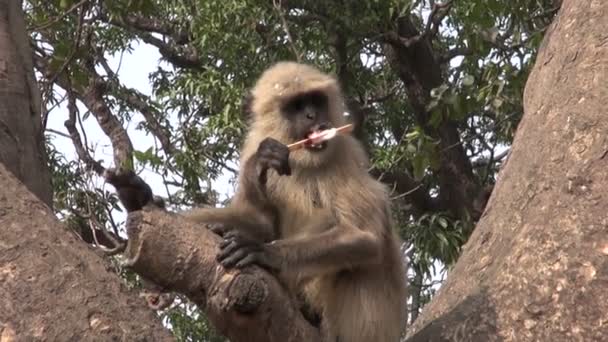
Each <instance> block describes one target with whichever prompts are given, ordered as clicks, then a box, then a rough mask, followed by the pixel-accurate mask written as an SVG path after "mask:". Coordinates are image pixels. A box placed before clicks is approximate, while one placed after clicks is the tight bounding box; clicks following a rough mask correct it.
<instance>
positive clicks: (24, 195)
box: [0, 0, 172, 342]
mask: <svg viewBox="0 0 608 342" xmlns="http://www.w3.org/2000/svg"><path fill="white" fill-rule="evenodd" d="M20 5H21V2H20V1H14V0H0V189H1V190H0V341H2V342H12V341H40V340H45V341H144V340H145V341H169V340H172V338H171V336H170V334H169V333H168V331H167V330H166V329H164V328H163V327H162V325H161V322H160V320H159V319H158V318H157V317H155V315H154V313H153V312H152V311H151V310H149V309H148V308H147V307H146V306H145V304H144V301H143V300H141V299H138V298H137V297H136V294H135V293H130V292H129V291H128V290H127V289H126V288H125V286H124V285H123V284H122V281H121V280H120V279H119V278H118V276H116V275H115V274H113V273H111V272H109V271H108V269H109V268H110V267H111V266H110V265H108V264H106V263H104V262H103V261H102V259H101V258H100V257H99V256H97V255H95V254H94V253H93V252H92V251H91V250H90V249H89V248H88V247H87V246H86V245H85V244H84V243H82V242H81V241H79V240H78V239H77V237H76V235H75V234H72V233H70V232H69V231H68V230H66V229H65V228H64V227H62V226H61V225H60V224H59V223H58V222H57V219H56V218H55V216H54V214H53V213H52V211H51V210H50V209H49V206H50V205H51V194H52V192H51V184H50V176H49V171H48V168H47V167H46V160H45V157H44V153H43V151H44V145H43V140H42V131H41V125H40V116H39V110H40V101H39V99H38V92H37V89H36V83H35V80H34V78H33V68H32V64H31V55H30V53H31V52H30V48H29V45H28V42H29V40H28V39H27V36H26V34H25V23H24V21H23V17H22V15H23V14H22V13H21V6H20ZM9 170H10V171H9ZM16 177H17V178H19V180H18V179H17V178H16ZM20 181H21V182H20ZM22 183H23V184H25V185H26V186H27V188H26V187H25V186H23V184H22ZM28 189H29V191H28ZM41 201H42V202H41Z"/></svg>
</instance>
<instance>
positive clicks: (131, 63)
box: [47, 42, 233, 200]
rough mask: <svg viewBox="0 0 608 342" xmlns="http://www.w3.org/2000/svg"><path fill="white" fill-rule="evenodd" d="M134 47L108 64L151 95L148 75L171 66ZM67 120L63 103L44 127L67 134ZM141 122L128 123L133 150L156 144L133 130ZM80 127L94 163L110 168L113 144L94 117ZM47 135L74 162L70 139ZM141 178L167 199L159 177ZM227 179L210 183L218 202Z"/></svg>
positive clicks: (227, 189)
mask: <svg viewBox="0 0 608 342" xmlns="http://www.w3.org/2000/svg"><path fill="white" fill-rule="evenodd" d="M133 47H134V48H133V50H132V52H130V53H129V52H125V53H124V54H123V55H122V56H120V55H115V56H112V57H110V58H109V60H108V62H109V64H110V66H111V67H112V69H113V70H114V71H117V70H118V76H119V78H120V81H121V82H122V83H123V84H124V85H125V86H127V87H130V88H134V89H137V90H138V91H140V92H141V93H143V94H145V95H150V96H151V95H152V85H151V83H150V80H149V78H148V75H149V74H150V73H151V72H153V71H155V70H157V68H158V66H159V65H160V66H161V67H163V68H165V69H169V68H170V67H169V65H168V64H167V63H164V62H161V61H160V57H161V56H160V54H159V52H158V49H157V48H156V47H153V46H151V45H148V44H145V43H137V42H134V43H133ZM121 57H122V59H121ZM62 95H63V93H62ZM78 107H79V110H80V113H81V115H82V114H84V113H85V112H86V108H85V107H84V106H83V105H82V104H80V103H79V104H78ZM67 118H68V110H67V107H66V103H65V102H64V103H62V104H61V105H60V106H58V107H56V108H55V109H53V110H52V111H51V112H50V114H49V118H48V123H47V128H48V129H51V130H54V131H59V132H63V133H65V134H67V130H66V128H65V126H64V125H63V123H64V121H65V120H66V119H67ZM141 121H144V118H143V117H142V116H141V114H139V113H135V114H134V115H133V119H132V121H131V122H129V123H127V127H126V128H127V131H128V134H129V137H130V138H131V142H132V143H133V147H134V148H135V149H136V150H140V151H145V150H147V149H148V148H150V147H152V146H155V144H154V138H153V137H152V136H151V135H149V134H147V133H146V132H144V131H141V130H136V129H135V127H136V126H137V124H138V123H139V122H141ZM83 126H84V128H85V132H86V136H87V141H88V145H89V147H90V148H93V150H94V152H93V153H92V155H93V157H94V158H95V159H97V160H102V164H103V166H104V167H106V168H108V167H112V166H113V152H112V145H111V144H110V140H109V139H108V137H107V136H106V135H105V134H104V133H103V131H102V130H101V128H100V127H99V125H98V124H97V121H96V120H95V118H94V117H93V116H92V115H90V116H88V118H87V119H86V120H84V121H83ZM81 134H82V132H81ZM50 135H51V141H52V142H53V144H54V145H55V147H56V148H57V149H58V150H59V151H60V152H62V153H63V154H64V155H65V157H66V159H68V160H76V159H77V156H76V152H75V150H74V145H73V144H72V141H71V140H70V139H69V138H67V137H64V136H61V135H58V134H54V133H52V132H50ZM140 176H141V177H142V178H143V179H144V181H146V182H147V183H148V184H149V185H150V186H151V187H152V190H153V191H154V193H155V194H158V195H160V196H166V191H165V186H164V184H163V181H162V178H161V177H160V176H159V175H157V174H155V173H153V172H151V171H147V170H145V169H144V170H143V172H142V173H141V174H140ZM230 176H231V175H230V174H225V175H223V176H221V177H219V178H218V180H216V181H215V182H214V183H213V188H214V190H216V191H217V192H218V193H219V194H220V200H223V199H225V198H227V197H229V196H231V194H232V193H233V186H232V184H230V182H229V180H230ZM94 179H95V184H97V185H99V186H100V187H103V188H105V189H108V190H110V191H114V189H113V187H112V186H110V185H107V184H105V185H104V182H103V181H102V180H101V178H99V177H94ZM174 189H175V188H174Z"/></svg>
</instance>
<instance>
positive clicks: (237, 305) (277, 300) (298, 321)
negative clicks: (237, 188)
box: [125, 207, 320, 342]
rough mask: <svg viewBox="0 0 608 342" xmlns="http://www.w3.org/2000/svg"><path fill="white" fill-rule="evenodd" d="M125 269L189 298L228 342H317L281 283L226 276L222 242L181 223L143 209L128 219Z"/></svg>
mask: <svg viewBox="0 0 608 342" xmlns="http://www.w3.org/2000/svg"><path fill="white" fill-rule="evenodd" d="M127 233H128V235H129V245H128V248H127V251H126V253H125V257H127V260H128V261H127V264H128V265H130V266H131V267H132V268H133V269H134V271H136V272H137V273H139V274H141V275H142V276H144V277H145V278H147V279H149V280H151V281H153V282H154V283H156V284H158V285H160V286H162V287H163V288H164V289H166V290H171V291H175V292H180V293H183V294H185V295H186V296H188V298H190V300H192V301H193V302H195V303H196V304H197V305H198V306H199V307H200V308H201V309H204V310H205V311H206V313H207V317H208V318H209V320H210V321H211V322H212V323H213V325H214V326H215V328H216V329H218V331H219V332H220V333H222V334H223V335H225V336H226V337H228V338H229V339H230V341H232V342H240V341H266V342H296V341H297V342H299V341H320V337H319V331H318V330H317V329H316V328H314V327H312V326H311V325H310V324H309V323H308V322H307V321H306V320H305V319H304V318H303V316H302V314H301V313H300V311H299V310H298V307H297V305H296V303H295V302H294V300H293V299H292V298H290V297H289V295H288V293H287V292H286V291H285V289H284V288H282V286H281V285H280V283H279V282H277V280H276V279H275V278H274V277H273V276H272V275H271V274H269V273H267V272H265V271H264V270H262V269H260V268H258V267H249V268H246V269H244V270H242V271H239V270H226V269H224V268H223V267H222V266H220V265H219V264H218V263H217V261H216V260H215V258H216V255H217V253H218V251H219V247H218V244H219V242H220V237H219V236H217V235H215V234H214V233H212V232H211V231H209V230H207V229H205V228H203V227H201V226H199V225H197V224H195V223H193V222H190V221H188V220H186V219H184V218H183V217H181V216H179V215H177V214H172V213H168V212H166V211H163V210H158V209H153V208H150V207H147V208H144V210H141V211H135V212H132V213H130V214H129V218H128V222H127Z"/></svg>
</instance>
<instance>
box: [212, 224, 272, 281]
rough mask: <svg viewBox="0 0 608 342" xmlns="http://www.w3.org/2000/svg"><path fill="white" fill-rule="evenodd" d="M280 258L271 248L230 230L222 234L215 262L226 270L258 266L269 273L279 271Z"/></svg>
mask: <svg viewBox="0 0 608 342" xmlns="http://www.w3.org/2000/svg"><path fill="white" fill-rule="evenodd" d="M280 260H281V258H280V256H279V255H278V253H277V252H276V251H275V250H274V248H273V247H272V246H269V245H268V244H265V243H263V242H259V241H257V240H255V239H252V238H250V237H248V236H246V235H245V234H243V233H241V232H239V231H236V230H231V231H229V232H226V233H225V234H224V240H223V241H222V242H221V243H220V252H219V253H218V255H217V261H219V262H220V264H222V266H224V267H226V268H243V267H245V266H249V265H253V264H255V265H258V266H261V267H263V268H265V269H267V270H269V271H271V272H276V271H278V270H279V269H280V266H281V265H280Z"/></svg>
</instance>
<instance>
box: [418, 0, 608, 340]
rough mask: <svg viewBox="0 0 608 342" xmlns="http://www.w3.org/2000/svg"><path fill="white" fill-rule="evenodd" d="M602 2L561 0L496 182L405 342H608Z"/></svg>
mask: <svg viewBox="0 0 608 342" xmlns="http://www.w3.org/2000/svg"><path fill="white" fill-rule="evenodd" d="M606 32H608V2H606V1H603V0H592V1H585V2H580V1H576V0H564V2H563V5H562V8H561V10H560V13H559V14H558V16H557V18H556V20H555V22H554V23H553V24H552V26H551V28H550V29H549V31H548V33H547V35H546V37H545V41H544V43H543V46H542V48H541V51H540V53H539V56H538V58H537V61H536V64H535V67H534V70H533V72H532V74H531V75H530V78H529V80H528V83H527V86H526V92H525V99H524V103H525V114H524V117H523V119H522V121H521V123H520V125H519V128H518V131H517V135H516V138H515V141H514V143H513V149H512V152H511V155H510V157H509V160H508V162H507V164H506V165H505V167H504V169H503V170H502V171H501V173H500V177H499V181H498V183H497V185H496V188H495V190H494V193H493V195H492V197H491V199H490V201H489V203H488V207H487V208H486V211H485V213H484V215H483V217H482V219H481V221H480V222H479V224H478V226H477V228H476V230H475V232H474V233H473V235H472V236H471V239H470V240H469V242H468V243H467V245H466V246H465V250H464V252H463V254H462V256H461V257H460V260H459V261H458V263H457V265H456V266H455V267H454V269H453V270H452V271H451V274H450V276H449V277H448V280H447V281H446V283H445V284H444V285H443V287H442V288H441V290H440V291H439V293H438V295H437V296H436V297H435V299H434V300H433V301H432V303H430V304H429V305H428V307H426V308H425V310H424V312H423V313H422V315H421V316H420V317H419V318H418V320H417V321H416V322H415V323H414V325H413V327H412V329H411V331H410V332H409V340H408V341H518V342H525V341H602V340H606V337H607V336H608V324H606V321H607V319H608V315H607V314H606V313H607V312H608V291H606V289H608V237H607V235H606V231H607V228H608V219H606V212H607V211H608V201H607V200H606V195H605V194H606V193H608V176H607V173H606V166H607V163H608V157H606V156H607V154H608V138H607V136H608V121H607V120H606V108H608V87H607V86H606V84H607V82H606V80H607V79H608V65H607V64H606V61H607V60H608V34H607V33H606Z"/></svg>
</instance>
